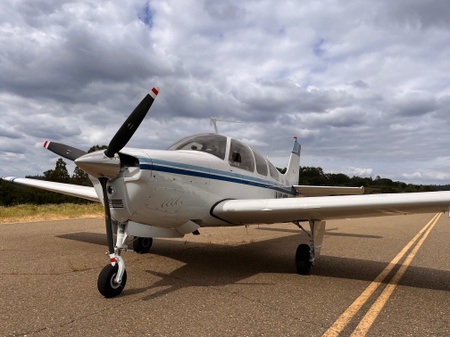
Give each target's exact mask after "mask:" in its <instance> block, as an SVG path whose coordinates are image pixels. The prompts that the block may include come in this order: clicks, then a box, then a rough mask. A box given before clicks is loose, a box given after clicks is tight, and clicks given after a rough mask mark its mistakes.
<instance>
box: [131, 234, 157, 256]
mask: <svg viewBox="0 0 450 337" xmlns="http://www.w3.org/2000/svg"><path fill="white" fill-rule="evenodd" d="M152 244H153V239H152V238H136V239H135V240H134V241H133V250H134V251H135V252H136V253H139V254H147V253H148V252H149V251H150V248H152Z"/></svg>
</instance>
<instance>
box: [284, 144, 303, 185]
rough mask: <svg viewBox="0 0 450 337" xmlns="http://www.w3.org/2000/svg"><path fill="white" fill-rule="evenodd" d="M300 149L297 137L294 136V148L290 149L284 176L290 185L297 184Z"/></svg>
mask: <svg viewBox="0 0 450 337" xmlns="http://www.w3.org/2000/svg"><path fill="white" fill-rule="evenodd" d="M300 149H301V146H300V144H299V143H298V142H297V137H294V148H293V149H292V152H291V156H290V157H289V163H288V166H287V170H286V173H285V174H284V176H285V177H286V179H287V180H288V181H289V183H290V184H292V185H297V184H298V178H299V171H300Z"/></svg>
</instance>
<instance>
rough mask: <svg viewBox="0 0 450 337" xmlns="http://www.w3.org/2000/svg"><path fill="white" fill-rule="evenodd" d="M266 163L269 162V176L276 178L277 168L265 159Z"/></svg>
mask: <svg viewBox="0 0 450 337" xmlns="http://www.w3.org/2000/svg"><path fill="white" fill-rule="evenodd" d="M267 164H269V171H270V176H271V177H272V178H273V179H276V180H278V178H279V176H280V174H279V173H278V170H277V169H276V168H275V166H273V164H272V163H271V162H270V161H267Z"/></svg>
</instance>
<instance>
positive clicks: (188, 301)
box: [0, 214, 450, 336]
mask: <svg viewBox="0 0 450 337" xmlns="http://www.w3.org/2000/svg"><path fill="white" fill-rule="evenodd" d="M434 216H435V214H421V215H409V216H389V217H382V218H364V219H356V220H355V219H353V220H338V221H337V220H336V221H328V222H327V226H326V235H325V239H324V247H323V248H322V252H321V256H320V257H319V258H318V259H317V260H316V265H315V266H314V267H313V269H312V273H311V275H308V276H301V275H297V274H296V273H295V265H294V253H295V249H296V247H297V245H298V244H299V243H302V242H307V240H308V239H307V237H306V236H305V235H303V234H301V232H300V231H299V229H298V228H297V227H296V226H295V225H293V224H276V225H259V226H257V225H255V226H249V227H247V228H246V227H228V228H203V229H200V233H201V235H198V236H193V235H188V236H185V237H184V238H183V239H155V240H154V244H153V247H152V250H151V252H150V253H149V254H145V255H140V254H136V253H132V252H125V253H124V254H123V257H124V259H125V263H126V266H127V273H128V281H127V285H126V288H125V290H124V291H123V293H122V294H121V295H120V296H118V297H116V298H112V299H105V298H103V297H102V296H101V295H100V294H99V293H98V291H97V276H98V273H99V272H100V270H101V269H102V268H103V267H104V266H105V265H106V264H107V263H108V257H107V256H106V255H105V252H106V250H107V247H106V235H105V233H104V222H103V220H102V219H75V220H64V221H47V222H34V223H14V224H1V225H0V252H1V268H0V303H1V306H0V317H1V319H0V336H113V335H116V336H322V335H324V334H325V336H338V335H340V336H350V335H353V336H364V335H367V336H450V260H449V258H448V257H449V251H450V244H449V238H450V219H449V218H448V215H447V214H444V215H442V216H440V217H439V218H434ZM418 234H419V235H418ZM380 275H381V276H380Z"/></svg>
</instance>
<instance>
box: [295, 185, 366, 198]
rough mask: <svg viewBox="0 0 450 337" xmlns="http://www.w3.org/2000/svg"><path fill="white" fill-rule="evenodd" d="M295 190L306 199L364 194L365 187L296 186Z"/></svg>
mask: <svg viewBox="0 0 450 337" xmlns="http://www.w3.org/2000/svg"><path fill="white" fill-rule="evenodd" d="M294 188H295V190H296V191H297V192H298V193H299V194H301V195H302V196H304V197H321V196H329V195H349V194H364V186H361V187H342V186H312V185H294Z"/></svg>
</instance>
